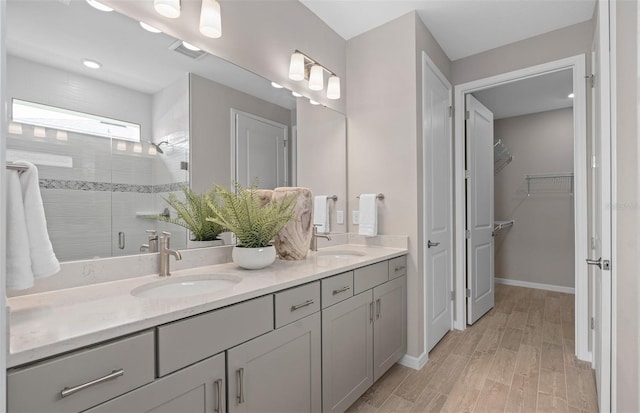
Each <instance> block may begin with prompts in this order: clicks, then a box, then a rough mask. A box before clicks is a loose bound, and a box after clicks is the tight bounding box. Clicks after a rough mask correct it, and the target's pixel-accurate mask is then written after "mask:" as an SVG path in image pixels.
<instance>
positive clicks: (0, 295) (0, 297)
mask: <svg viewBox="0 0 640 413" xmlns="http://www.w3.org/2000/svg"><path fill="white" fill-rule="evenodd" d="M6 7H7V3H6V2H5V1H3V2H2V4H0V102H2V105H1V106H0V130H1V131H3V132H2V133H1V134H0V188H1V190H0V228H3V234H2V235H1V236H0V262H2V263H4V262H6V261H5V258H6V238H7V237H6V236H5V234H4V228H6V226H5V220H6V199H5V196H6V191H5V188H6V185H5V179H6V170H5V169H6V168H5V149H6V145H7V140H6V134H5V133H4V131H6V130H7V125H6V123H5V122H6V120H7V119H8V118H7V113H6V110H7V105H6V104H5V102H6V101H7V100H6V93H7V92H6V91H7V88H6V86H7V83H6V73H7V70H6V68H7V67H6V65H7V53H6V50H7V49H6V38H7V34H6V31H7V30H6V23H7V19H6V16H7V9H6ZM5 272H6V268H5V265H4V264H2V265H0V372H2V374H1V375H0V411H4V409H5V408H6V406H7V394H6V390H7V375H6V374H5V372H6V371H7V354H9V349H8V345H9V322H8V320H9V317H8V314H9V306H8V304H7V299H6V287H5V286H6V279H7V278H6V274H5Z"/></svg>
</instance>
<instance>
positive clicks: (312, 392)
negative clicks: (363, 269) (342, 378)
mask: <svg viewBox="0 0 640 413" xmlns="http://www.w3.org/2000/svg"><path fill="white" fill-rule="evenodd" d="M227 363H228V370H227V371H228V378H227V382H228V390H229V413H237V412H242V413H251V412H260V413H270V412H272V413H304V412H309V413H311V412H319V411H320V409H321V403H322V399H321V390H322V389H321V379H322V373H321V370H320V369H321V352H320V313H319V312H318V313H315V314H312V315H310V316H308V317H305V318H303V319H301V320H298V321H296V322H294V323H292V324H288V325H286V326H285V327H282V328H279V329H277V330H274V331H272V332H270V333H268V334H265V335H263V336H261V337H258V338H255V339H253V340H251V341H248V342H246V343H244V344H241V345H239V346H237V347H234V348H232V349H231V350H228V351H227Z"/></svg>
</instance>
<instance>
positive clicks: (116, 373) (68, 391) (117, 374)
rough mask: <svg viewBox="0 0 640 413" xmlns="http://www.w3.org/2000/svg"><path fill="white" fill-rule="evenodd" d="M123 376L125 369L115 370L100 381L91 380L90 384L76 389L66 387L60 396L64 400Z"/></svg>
mask: <svg viewBox="0 0 640 413" xmlns="http://www.w3.org/2000/svg"><path fill="white" fill-rule="evenodd" d="M123 375H124V369H118V370H114V371H112V372H111V373H109V374H107V375H106V376H103V377H100V378H99V379H95V380H91V381H89V382H86V383H84V384H80V385H78V386H75V387H65V388H64V389H62V391H61V392H60V396H62V397H63V398H64V397H67V396H71V395H72V394H74V393H77V392H79V391H80V390H84V389H86V388H87V387H91V386H95V385H96V384H100V383H104V382H105V381H109V380H113V379H117V378H118V377H120V376H123Z"/></svg>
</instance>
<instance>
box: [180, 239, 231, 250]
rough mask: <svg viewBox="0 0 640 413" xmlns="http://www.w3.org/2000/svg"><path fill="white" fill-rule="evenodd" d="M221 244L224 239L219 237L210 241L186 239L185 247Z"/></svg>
mask: <svg viewBox="0 0 640 413" xmlns="http://www.w3.org/2000/svg"><path fill="white" fill-rule="evenodd" d="M222 245H224V241H223V240H221V239H215V240H211V241H193V240H187V248H206V247H220V246H222Z"/></svg>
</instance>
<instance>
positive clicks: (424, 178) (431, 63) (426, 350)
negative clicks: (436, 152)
mask: <svg viewBox="0 0 640 413" xmlns="http://www.w3.org/2000/svg"><path fill="white" fill-rule="evenodd" d="M425 67H428V68H429V70H431V71H432V72H433V73H434V74H435V75H436V77H437V78H438V79H439V80H440V81H441V82H442V83H444V85H445V86H446V87H447V90H448V91H449V106H451V105H452V103H453V102H452V100H453V86H452V85H451V83H450V82H449V80H448V79H447V78H446V77H445V76H444V75H443V74H442V72H440V70H439V69H438V66H436V64H435V63H434V61H433V60H431V58H430V57H429V55H427V53H425V52H424V51H422V73H421V75H422V77H421V79H422V90H421V94H422V96H421V99H422V113H421V116H422V120H424V106H425V105H424V88H425ZM421 124H423V122H421ZM452 132H453V116H452V117H451V118H450V120H449V138H451V137H452V136H453V133H452ZM420 139H422V141H423V143H422V148H423V153H422V185H423V190H422V211H421V212H422V229H421V231H422V234H421V235H422V237H421V238H422V241H423V242H422V244H423V245H422V248H421V249H422V268H419V271H418V273H422V277H423V278H422V281H423V284H422V285H423V306H422V309H423V314H422V316H423V317H424V323H423V329H424V335H423V340H424V342H423V347H422V349H423V353H422V354H423V356H424V363H426V361H427V360H428V359H429V340H428V338H429V336H428V334H429V331H428V330H429V329H428V328H427V323H428V320H429V317H428V314H427V308H428V307H427V303H428V302H429V299H428V298H429V294H428V289H427V271H426V270H425V268H424V266H425V263H426V262H427V253H428V252H427V248H426V245H425V244H426V242H425V236H426V235H425V234H426V233H427V217H426V214H427V208H426V204H427V200H426V197H427V193H426V191H425V190H424V186H425V182H427V176H426V174H427V170H426V168H425V167H424V165H425V160H426V156H425V153H424V129H423V128H421V130H420ZM452 155H453V154H452ZM450 165H451V169H450V170H449V176H450V177H453V165H454V162H453V159H451V162H450ZM449 200H450V205H453V202H454V200H453V180H450V182H449ZM449 226H450V228H451V235H452V237H451V245H449V251H451V262H450V263H449V265H450V268H451V270H452V274H451V278H452V279H451V280H450V282H451V288H454V284H453V268H454V267H453V264H454V263H453V255H454V245H453V239H454V237H455V231H454V228H455V227H454V226H453V216H451V217H450V218H449ZM418 238H420V237H418ZM453 305H454V304H453V303H452V306H453ZM453 310H454V309H453V308H452V311H451V314H452V317H453V314H454V311H453ZM451 327H452V328H453V319H452V320H451ZM423 356H420V360H421V359H422V357H423ZM406 357H408V356H406ZM403 359H404V358H403ZM424 363H421V364H420V363H419V364H420V366H421V367H420V368H422V366H423V365H424ZM400 364H402V363H400ZM403 365H404V364H403ZM408 366H410V365H408Z"/></svg>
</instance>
